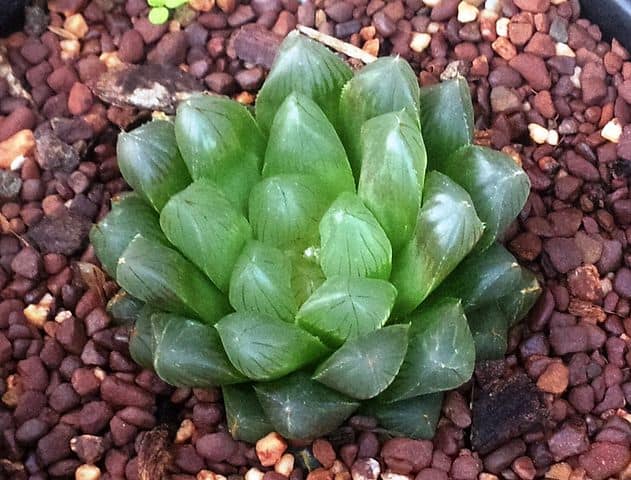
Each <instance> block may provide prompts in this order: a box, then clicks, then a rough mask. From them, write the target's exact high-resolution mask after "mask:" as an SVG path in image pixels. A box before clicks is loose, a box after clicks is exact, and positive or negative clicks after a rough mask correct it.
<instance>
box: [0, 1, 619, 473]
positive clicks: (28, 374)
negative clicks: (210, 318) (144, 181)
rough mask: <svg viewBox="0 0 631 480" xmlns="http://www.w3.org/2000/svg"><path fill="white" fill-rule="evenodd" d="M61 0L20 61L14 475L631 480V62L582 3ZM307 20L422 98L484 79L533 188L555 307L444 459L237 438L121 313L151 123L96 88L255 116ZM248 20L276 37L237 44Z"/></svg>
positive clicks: (536, 259)
mask: <svg viewBox="0 0 631 480" xmlns="http://www.w3.org/2000/svg"><path fill="white" fill-rule="evenodd" d="M42 3H45V2H42ZM47 3H48V5H47V7H48V10H49V13H48V15H46V14H45V12H44V11H43V10H41V9H38V8H32V9H30V10H29V13H28V16H27V23H26V26H25V28H24V31H22V32H18V33H15V34H12V35H10V36H9V37H8V38H6V39H4V40H2V41H1V42H0V44H1V45H3V48H2V49H0V57H1V58H0V72H1V73H0V205H1V209H0V214H1V215H0V232H1V234H0V397H1V401H0V479H11V480H22V479H29V480H43V479H48V478H51V479H53V478H77V479H80V480H97V479H101V480H122V479H128V480H136V479H142V480H144V479H160V478H162V476H163V475H164V478H167V479H171V480H224V479H223V477H228V478H229V479H230V480H233V479H234V480H238V479H241V478H242V477H245V480H288V478H289V479H291V480H302V479H305V478H306V479H308V480H350V479H351V478H352V479H353V480H375V479H376V478H377V477H379V475H381V476H382V477H383V478H384V480H411V479H412V478H415V480H445V479H448V478H452V479H456V480H474V479H478V478H479V479H480V480H495V479H498V478H504V479H509V480H511V479H521V480H531V479H533V478H535V477H543V476H545V477H546V478H551V479H554V480H583V479H593V480H605V479H607V478H621V479H627V478H631V413H629V410H628V404H629V402H631V371H630V367H631V348H630V347H631V313H630V309H631V306H630V301H631V249H629V247H628V244H629V241H630V240H631V229H630V228H629V227H630V226H631V197H630V196H629V185H628V176H629V175H631V61H630V57H629V54H628V52H627V51H626V50H625V49H624V48H623V47H622V45H621V44H619V43H618V42H616V41H615V40H614V41H613V42H612V43H610V42H605V41H603V40H602V38H601V32H600V30H599V28H598V27H597V26H595V25H592V24H591V23H590V22H589V21H587V20H585V19H581V18H580V7H579V3H578V1H577V0H487V1H482V0H467V2H464V1H459V0H423V1H422V0H406V1H403V0H394V1H388V2H384V1H383V0H370V1H369V2H368V1H367V0H345V1H337V0H316V1H312V0H305V1H304V2H302V3H300V2H298V0H251V1H250V2H246V1H243V2H240V1H239V0H190V6H189V7H184V8H181V9H180V10H178V11H177V12H176V13H175V16H174V21H171V22H170V23H169V24H167V25H163V26H154V25H151V24H150V23H149V22H148V20H147V18H146V17H147V6H146V3H145V0H49V1H48V2H47ZM297 24H302V25H306V26H310V27H314V28H317V29H318V30H320V31H321V32H323V33H326V34H330V35H334V36H337V37H339V38H341V39H343V40H345V41H347V42H350V43H352V44H354V45H357V46H359V47H361V48H363V49H364V50H366V51H367V52H369V53H372V54H377V53H378V54H380V55H382V54H389V53H396V54H399V55H401V56H403V57H405V58H406V59H407V60H409V61H410V63H411V64H412V66H413V67H414V68H415V70H416V71H417V72H418V73H419V81H420V83H421V84H423V85H427V84H431V83H435V82H437V81H439V79H440V77H441V75H443V74H445V75H453V73H454V72H460V73H462V74H463V75H465V76H466V77H467V78H468V80H469V82H470V86H471V91H472V95H473V98H474V102H475V110H476V128H477V132H476V139H477V141H478V142H479V143H481V144H486V145H492V146H493V147H495V148H497V149H502V150H504V151H505V152H507V153H508V154H510V155H511V156H512V157H513V158H514V159H515V161H516V162H519V163H521V165H523V167H524V169H525V170H526V172H527V173H528V175H529V177H530V179H531V182H532V191H531V195H530V197H529V199H528V202H527V205H526V207H525V208H524V210H523V212H522V213H521V215H520V216H519V218H518V220H517V221H516V222H515V223H514V224H513V225H512V227H511V228H510V229H509V231H508V232H506V234H505V238H504V239H505V242H506V245H507V246H508V248H509V249H510V250H511V251H512V252H513V253H514V254H515V255H516V257H517V258H518V259H519V260H520V262H521V263H522V264H523V265H525V266H527V267H528V268H530V269H531V270H533V271H534V272H536V273H537V274H538V276H539V278H540V280H541V282H542V285H543V286H544V293H543V295H542V296H541V299H540V300H539V302H538V303H537V305H536V306H535V307H534V308H533V310H532V311H531V313H530V314H529V316H528V318H527V319H526V321H524V322H523V323H522V324H520V325H518V326H517V327H515V328H514V329H513V330H512V331H511V333H510V338H509V352H508V354H507V355H506V358H505V360H504V361H503V362H502V361H498V362H487V363H485V364H481V365H479V366H478V369H477V371H476V381H475V388H472V386H473V382H470V383H469V384H468V385H466V386H465V387H463V388H461V389H459V390H458V391H454V392H450V393H448V394H447V395H446V400H445V403H444V406H443V416H442V418H441V419H440V421H439V426H438V430H437V433H436V436H435V438H434V439H433V440H432V441H429V440H423V441H418V440H409V439H390V440H386V439H385V438H383V437H382V436H381V435H379V434H378V433H379V430H378V427H377V425H376V423H375V421H374V420H373V419H370V418H364V417H354V418H352V419H351V420H350V421H349V424H348V425H347V426H346V427H344V428H342V429H341V430H340V431H338V432H336V433H335V434H334V435H332V436H331V437H329V438H327V439H319V440H317V441H316V442H314V443H313V444H311V445H306V444H299V443H293V444H290V445H289V447H288V448H289V449H288V450H287V452H290V453H287V452H285V448H286V447H287V445H286V444H285V442H284V441H283V440H282V439H280V438H277V437H275V436H271V437H268V438H266V439H264V440H263V441H261V442H260V443H259V444H258V445H257V447H254V446H251V445H247V444H244V443H241V442H236V441H234V440H232V438H231V437H230V435H229V434H228V433H226V430H227V428H226V425H225V423H223V422H224V412H223V407H222V403H221V396H220V392H218V391H215V390H211V391H202V390H195V389H193V390H191V389H184V388H179V389H174V388H172V387H169V386H168V385H166V384H164V383H163V382H162V381H160V380H159V379H158V378H157V377H156V376H155V375H154V374H153V373H151V372H149V371H146V370H144V371H143V370H141V369H140V368H139V367H138V366H137V365H135V364H134V363H133V361H131V360H130V358H129V354H128V351H127V342H126V340H127V338H128V331H127V329H126V327H123V326H117V325H114V324H113V323H112V320H111V318H110V317H109V316H108V314H107V313H106V311H105V308H104V307H105V304H106V302H107V300H108V299H109V298H110V297H111V296H112V295H114V294H115V293H116V291H117V287H116V285H115V284H114V283H113V282H111V281H108V280H107V279H106V278H105V277H104V276H103V274H102V272H101V271H100V269H98V262H97V260H96V259H95V256H94V252H93V249H92V248H91V247H90V246H89V244H88V239H87V233H88V230H89V228H90V225H91V224H92V223H93V222H95V221H97V220H98V219H100V218H102V217H103V216H104V215H105V214H106V213H107V211H108V208H109V201H110V199H111V198H112V197H113V196H114V195H116V194H117V193H119V192H121V191H123V190H125V189H126V188H127V187H126V185H125V182H124V181H123V180H122V178H121V176H120V172H119V171H118V168H117V163H116V156H115V140H116V134H117V132H118V131H120V129H127V128H130V127H131V126H133V125H135V124H137V123H139V122H141V121H143V120H144V119H146V118H147V117H148V115H147V112H141V111H138V110H136V109H134V108H131V107H124V106H122V107H121V106H112V105H109V104H106V103H104V102H102V101H101V100H99V98H97V97H96V96H95V95H94V93H93V88H94V82H95V81H96V80H97V79H98V78H99V77H101V76H102V75H103V74H104V73H105V72H106V71H107V70H108V69H112V68H115V67H117V66H120V64H122V63H130V64H146V63H155V64H163V65H172V66H179V67H180V68H182V69H183V70H185V71H188V72H189V73H190V74H192V75H193V76H194V77H195V78H197V79H199V81H200V82H202V83H203V84H205V87H206V88H207V89H209V90H211V91H214V92H216V93H221V94H227V95H233V96H235V97H236V98H238V99H239V101H242V102H244V103H252V102H253V100H254V94H255V93H256V90H257V88H258V87H259V86H260V84H261V82H262V80H263V79H264V76H265V73H266V68H268V67H269V59H270V55H272V56H273V51H271V50H270V49H272V50H273V46H274V45H275V44H277V41H278V39H280V38H281V37H282V36H284V35H286V34H287V33H288V32H289V31H291V30H292V29H294V28H295V26H296V25H297ZM245 25H248V27H247V28H250V29H251V30H249V32H250V33H249V34H248V35H247V36H246V37H245V38H246V40H247V39H248V38H249V39H250V40H251V39H259V40H260V39H263V40H265V41H249V42H248V41H245V42H242V43H243V44H242V45H240V46H235V42H234V38H233V37H234V35H236V33H237V32H238V31H239V29H241V28H242V27H243V26H245ZM270 52H271V53H270ZM244 60H245V61H244ZM247 62H251V63H247ZM255 62H258V63H259V64H254V63H255ZM7 64H8V65H10V66H11V67H12V72H13V73H14V74H15V77H16V79H17V80H18V82H17V83H16V82H12V81H7V78H9V80H11V79H10V77H7V76H6V72H7V68H6V67H7ZM20 85H21V86H22V87H23V89H24V90H22V89H21V88H19V86H20ZM25 92H26V93H25ZM472 392H473V393H475V395H476V396H475V401H473V411H472V410H471V399H472ZM498 403H500V404H501V405H500V406H501V407H502V408H499V406H498ZM472 419H473V422H474V428H473V429H472V428H471V424H472ZM472 431H474V433H475V435H474V438H473V441H472V439H471V433H472ZM473 446H475V447H476V448H475V449H473V448H472V447H473ZM264 450H266V452H264ZM263 465H265V466H263ZM222 476H223V477H222Z"/></svg>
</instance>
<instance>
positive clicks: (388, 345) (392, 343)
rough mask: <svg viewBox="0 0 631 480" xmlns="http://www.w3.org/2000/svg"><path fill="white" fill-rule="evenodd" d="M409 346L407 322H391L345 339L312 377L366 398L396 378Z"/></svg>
mask: <svg viewBox="0 0 631 480" xmlns="http://www.w3.org/2000/svg"><path fill="white" fill-rule="evenodd" d="M407 345H408V325H392V326H390V327H385V328H382V329H380V330H376V331H374V332H370V333H367V334H365V335H362V336H359V337H355V338H353V339H350V340H348V341H347V342H346V343H344V345H342V346H341V347H340V348H339V349H338V350H337V351H336V352H335V353H333V355H331V356H330V357H329V358H328V359H326V360H325V361H324V362H323V363H322V364H320V366H319V367H318V369H317V370H316V372H315V374H314V376H313V378H314V379H315V380H317V381H318V382H320V383H323V384H324V385H326V386H328V387H330V388H332V389H334V390H337V391H338V392H342V393H343V394H345V395H348V396H349V397H352V398H357V399H360V400H366V399H368V398H372V397H374V396H376V395H378V394H379V393H381V392H382V391H383V390H385V389H386V388H387V387H388V385H390V383H392V381H393V380H394V378H395V377H396V375H397V373H398V371H399V368H400V367H401V364H402V363H403V358H404V357H405V352H406V349H407Z"/></svg>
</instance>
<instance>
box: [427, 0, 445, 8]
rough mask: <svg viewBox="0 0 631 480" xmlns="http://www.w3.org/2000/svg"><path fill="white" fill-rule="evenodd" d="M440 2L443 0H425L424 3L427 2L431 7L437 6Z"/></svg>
mask: <svg viewBox="0 0 631 480" xmlns="http://www.w3.org/2000/svg"><path fill="white" fill-rule="evenodd" d="M440 2H442V0H423V3H424V4H425V6H426V7H430V8H433V7H435V6H436V5H438V4H439V3H440Z"/></svg>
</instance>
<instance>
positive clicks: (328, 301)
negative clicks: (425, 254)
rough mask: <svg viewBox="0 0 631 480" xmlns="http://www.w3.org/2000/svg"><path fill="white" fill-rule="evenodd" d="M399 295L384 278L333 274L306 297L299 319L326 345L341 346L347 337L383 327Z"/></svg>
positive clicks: (299, 312) (297, 318) (301, 323)
mask: <svg viewBox="0 0 631 480" xmlns="http://www.w3.org/2000/svg"><path fill="white" fill-rule="evenodd" d="M396 295H397V291H396V289H395V288H394V287H393V286H392V284H390V283H388V282H386V281H385V280H379V279H374V278H360V277H332V278H329V279H327V281H326V282H324V283H323V284H322V285H321V286H320V288H318V289H317V290H316V291H315V292H314V293H313V295H311V296H310V297H309V298H308V299H307V301H306V302H305V303H304V304H303V305H302V307H301V308H300V310H299V311H298V314H297V315H296V320H297V322H298V324H299V325H300V326H301V327H302V328H304V329H305V330H307V331H308V332H310V333H312V334H313V335H316V336H318V337H319V338H320V339H321V340H322V341H323V342H325V343H326V344H328V345H331V346H334V347H339V346H340V345H341V344H342V343H344V342H345V341H346V340H347V339H352V338H355V337H357V336H359V335H363V334H366V333H369V332H372V331H374V330H377V329H379V328H381V327H382V326H383V325H384V324H385V323H386V321H387V320H388V317H389V316H390V311H391V309H392V305H393V304H394V299H395V297H396Z"/></svg>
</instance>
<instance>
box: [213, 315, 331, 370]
mask: <svg viewBox="0 0 631 480" xmlns="http://www.w3.org/2000/svg"><path fill="white" fill-rule="evenodd" d="M215 328H217V330H218V331H219V336H220V337H221V341H222V342H223V345H224V348H225V349H226V352H227V353H228V357H229V358H230V361H231V362H232V364H233V365H234V366H235V367H236V368H237V369H238V370H239V371H240V372H241V373H243V374H244V375H245V376H247V377H248V378H251V379H252V380H274V379H277V378H280V377H282V376H284V375H287V374H288V373H291V372H293V371H296V370H298V369H299V368H302V367H304V366H306V365H309V364H310V363H312V362H313V361H315V360H317V359H318V358H321V357H322V356H324V355H326V354H327V353H328V351H329V350H328V349H327V348H326V347H325V346H324V345H323V344H322V342H320V340H318V339H317V338H315V337H313V336H311V335H310V334H309V333H307V332H305V331H304V330H302V329H301V328H299V327H298V326H296V325H294V324H292V323H287V322H284V321H282V320H278V319H276V318H273V317H270V316H268V315H264V314H261V313H254V312H239V313H232V314H230V315H227V316H226V317H224V318H223V319H222V320H220V321H219V323H217V324H216V325H215Z"/></svg>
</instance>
